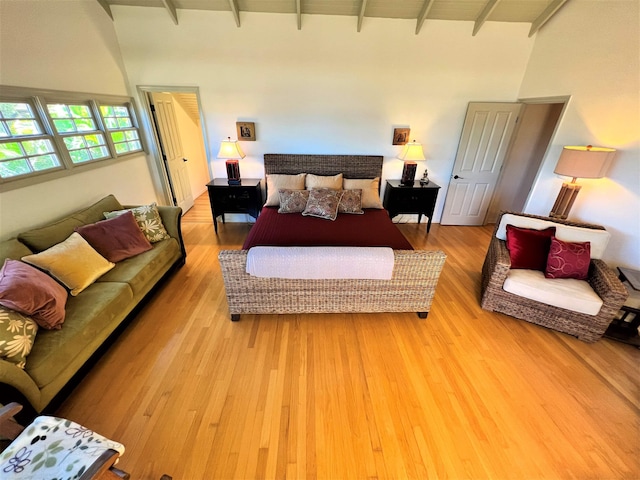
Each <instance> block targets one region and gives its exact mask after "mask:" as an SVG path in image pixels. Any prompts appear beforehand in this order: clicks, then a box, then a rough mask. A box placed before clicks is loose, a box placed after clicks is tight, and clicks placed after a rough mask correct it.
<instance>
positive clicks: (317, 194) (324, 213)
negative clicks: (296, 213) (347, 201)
mask: <svg viewBox="0 0 640 480" xmlns="http://www.w3.org/2000/svg"><path fill="white" fill-rule="evenodd" d="M343 193H344V191H343V190H333V189H330V188H314V189H312V190H311V192H310V193H309V200H308V201H307V206H306V207H305V209H304V211H303V212H302V215H305V216H311V217H319V218H325V219H327V220H335V219H336V217H337V216H338V205H339V204H340V199H341V198H342V195H343Z"/></svg>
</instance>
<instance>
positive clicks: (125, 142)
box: [100, 105, 142, 155]
mask: <svg viewBox="0 0 640 480" xmlns="http://www.w3.org/2000/svg"><path fill="white" fill-rule="evenodd" d="M100 113H101V114H102V118H103V119H104V124H105V126H106V128H107V130H109V131H110V133H111V141H112V142H113V146H114V147H115V149H116V154H117V155H123V154H125V153H131V152H138V151H141V150H142V143H141V142H140V136H139V135H138V130H137V129H136V128H135V126H134V125H133V121H132V119H131V113H130V112H129V108H128V107H127V106H125V105H101V106H100Z"/></svg>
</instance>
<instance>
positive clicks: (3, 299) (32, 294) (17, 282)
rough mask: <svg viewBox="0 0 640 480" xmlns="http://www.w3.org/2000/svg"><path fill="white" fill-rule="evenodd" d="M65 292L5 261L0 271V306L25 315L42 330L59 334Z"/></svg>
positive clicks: (24, 267)
mask: <svg viewBox="0 0 640 480" xmlns="http://www.w3.org/2000/svg"><path fill="white" fill-rule="evenodd" d="M66 303H67V291H66V290H65V289H64V287H63V286H62V285H60V284H59V283H58V282H56V281H55V280H54V279H53V278H51V277H50V276H49V275H47V274H46V273H43V272H41V271H40V270H38V269H37V268H35V267H32V266H31V265H27V264H26V263H23V262H20V261H18V260H11V259H7V260H5V262H4V265H3V266H2V270H0V305H2V306H3V307H6V308H10V309H11V310H15V311H16V312H20V313H22V314H23V315H28V316H30V317H31V318H33V320H35V322H36V323H37V324H38V325H40V326H41V327H42V328H46V329H48V330H59V329H60V328H62V322H64V317H65V310H64V306H65V304H66Z"/></svg>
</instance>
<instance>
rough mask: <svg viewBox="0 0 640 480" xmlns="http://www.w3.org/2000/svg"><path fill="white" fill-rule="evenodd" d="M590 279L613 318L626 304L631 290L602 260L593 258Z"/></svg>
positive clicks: (605, 308) (603, 307)
mask: <svg viewBox="0 0 640 480" xmlns="http://www.w3.org/2000/svg"><path fill="white" fill-rule="evenodd" d="M588 280H589V284H590V285H591V288H593V290H594V291H595V292H596V293H597V294H598V296H599V297H600V298H601V299H602V301H603V305H602V310H606V311H607V312H609V313H610V314H611V315H612V318H613V316H615V314H616V313H618V311H619V310H620V307H622V305H624V302H625V301H626V300H627V297H628V296H629V292H627V289H626V288H625V286H624V285H623V284H622V282H621V281H620V279H619V278H618V276H617V275H616V273H615V272H614V271H613V269H611V268H610V267H609V266H608V265H607V264H606V263H604V262H603V261H602V260H597V259H592V260H591V267H590V268H589V279H588Z"/></svg>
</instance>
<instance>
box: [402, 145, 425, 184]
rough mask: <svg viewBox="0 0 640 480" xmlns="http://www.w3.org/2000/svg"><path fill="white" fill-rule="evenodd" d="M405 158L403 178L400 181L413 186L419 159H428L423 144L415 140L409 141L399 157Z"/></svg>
mask: <svg viewBox="0 0 640 480" xmlns="http://www.w3.org/2000/svg"><path fill="white" fill-rule="evenodd" d="M397 158H399V159H400V160H404V168H403V169H402V180H400V183H401V184H402V185H404V186H405V187H413V181H414V179H415V178H416V169H417V168H418V164H417V163H416V162H417V161H421V160H426V158H425V156H424V152H423V151H422V144H420V143H416V141H415V140H414V141H413V142H411V143H407V144H406V145H405V146H404V148H403V149H402V152H400V155H398V157H397Z"/></svg>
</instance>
